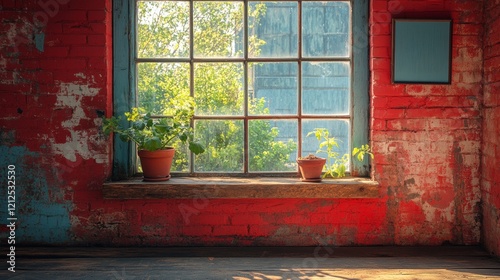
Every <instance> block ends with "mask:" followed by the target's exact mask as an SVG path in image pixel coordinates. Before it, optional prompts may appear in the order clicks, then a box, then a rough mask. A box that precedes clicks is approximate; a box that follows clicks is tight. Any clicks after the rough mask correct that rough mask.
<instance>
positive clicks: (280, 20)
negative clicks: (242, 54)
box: [248, 2, 298, 57]
mask: <svg viewBox="0 0 500 280" xmlns="http://www.w3.org/2000/svg"><path fill="white" fill-rule="evenodd" d="M297 5H298V4H297V2H250V3H249V12H248V15H249V18H248V29H249V30H248V42H249V45H250V47H249V50H248V55H249V56H250V57H297V56H298V20H297V19H298V15H297V14H298V12H297V11H298V8H297Z"/></svg>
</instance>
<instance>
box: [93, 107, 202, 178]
mask: <svg viewBox="0 0 500 280" xmlns="http://www.w3.org/2000/svg"><path fill="white" fill-rule="evenodd" d="M192 111H193V110H192V108H176V109H175V110H174V114H173V115H172V116H169V117H159V118H153V117H152V115H151V113H146V112H145V110H144V109H142V108H132V109H131V110H130V111H129V112H126V113H125V117H126V118H127V121H129V126H126V127H123V126H121V125H120V122H119V118H116V117H112V118H106V119H104V122H103V131H104V132H105V133H108V134H109V133H111V132H114V133H117V134H118V135H119V137H120V139H121V140H122V141H131V142H134V143H135V144H137V154H138V156H139V158H140V161H141V166H142V171H143V175H144V181H166V180H168V179H170V168H171V166H172V160H173V157H174V154H175V149H174V147H172V144H173V142H174V141H176V140H180V141H181V142H182V143H188V144H189V146H188V147H189V150H191V151H192V152H193V153H194V154H200V153H203V152H204V151H205V149H204V147H203V146H202V145H201V144H199V143H197V142H195V141H194V139H193V130H192V128H191V127H190V125H189V123H190V118H191V116H192Z"/></svg>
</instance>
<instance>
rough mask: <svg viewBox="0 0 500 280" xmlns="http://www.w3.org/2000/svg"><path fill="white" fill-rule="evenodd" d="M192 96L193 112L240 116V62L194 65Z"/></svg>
mask: <svg viewBox="0 0 500 280" xmlns="http://www.w3.org/2000/svg"><path fill="white" fill-rule="evenodd" d="M194 98H195V103H196V112H195V114H196V115H205V116H213V115H243V100H244V94H243V64H242V63H198V64H195V66H194Z"/></svg>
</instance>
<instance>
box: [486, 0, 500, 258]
mask: <svg viewBox="0 0 500 280" xmlns="http://www.w3.org/2000/svg"><path fill="white" fill-rule="evenodd" d="M485 11H486V13H485V23H486V30H485V38H484V97H483V110H484V112H483V143H482V151H483V153H482V155H483V156H482V169H483V178H482V179H483V180H482V196H483V228H482V229H483V242H484V243H485V246H486V248H487V249H488V250H490V251H491V252H492V253H493V254H496V255H497V256H500V222H499V221H500V172H499V170H500V168H499V165H500V162H499V160H498V159H499V158H500V145H499V143H500V132H499V127H500V125H499V124H500V97H499V96H500V93H499V91H500V74H499V73H500V1H498V0H496V1H485Z"/></svg>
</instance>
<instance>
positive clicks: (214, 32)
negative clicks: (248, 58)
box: [193, 1, 244, 57]
mask: <svg viewBox="0 0 500 280" xmlns="http://www.w3.org/2000/svg"><path fill="white" fill-rule="evenodd" d="M243 7H244V6H243V2H216V1H214V2H204V1H203V2H202V1H197V2H194V15H193V29H194V55H195V57H243V35H244V34H243Z"/></svg>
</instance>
